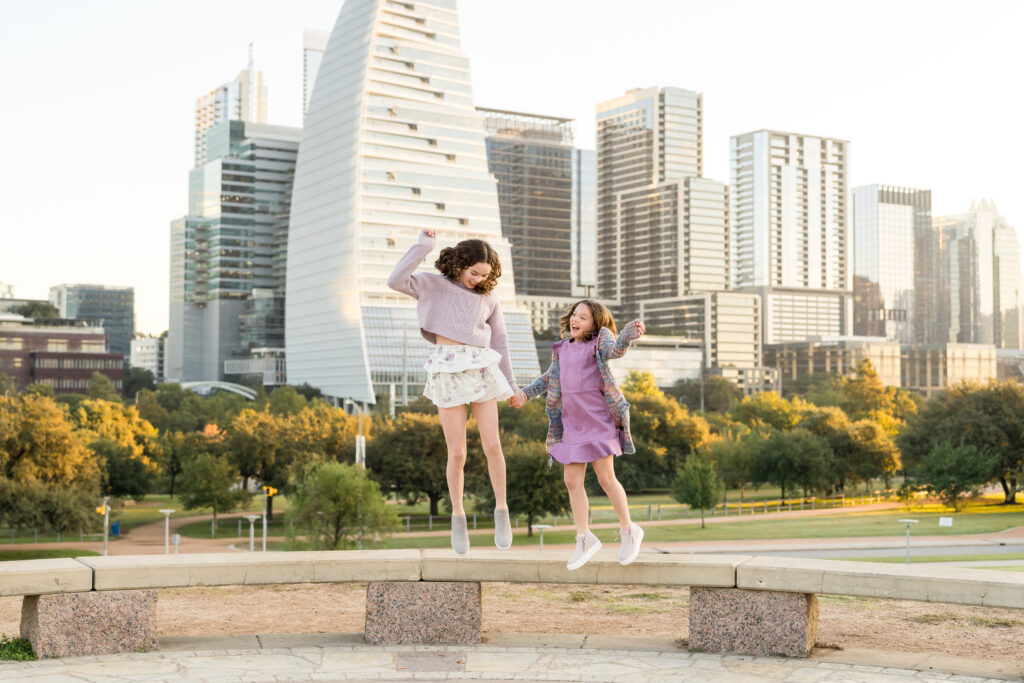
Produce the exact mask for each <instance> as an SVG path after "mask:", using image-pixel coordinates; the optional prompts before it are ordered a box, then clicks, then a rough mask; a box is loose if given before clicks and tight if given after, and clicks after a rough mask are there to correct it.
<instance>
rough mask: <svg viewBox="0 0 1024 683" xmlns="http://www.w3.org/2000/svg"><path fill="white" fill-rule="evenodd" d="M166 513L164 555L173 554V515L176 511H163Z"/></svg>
mask: <svg viewBox="0 0 1024 683" xmlns="http://www.w3.org/2000/svg"><path fill="white" fill-rule="evenodd" d="M160 512H162V513H164V555H170V554H171V513H172V512H174V510H161V511H160Z"/></svg>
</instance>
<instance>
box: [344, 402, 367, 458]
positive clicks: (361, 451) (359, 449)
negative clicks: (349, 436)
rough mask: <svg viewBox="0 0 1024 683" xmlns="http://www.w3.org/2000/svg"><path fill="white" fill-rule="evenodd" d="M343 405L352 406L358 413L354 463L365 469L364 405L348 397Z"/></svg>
mask: <svg viewBox="0 0 1024 683" xmlns="http://www.w3.org/2000/svg"><path fill="white" fill-rule="evenodd" d="M345 405H346V406H352V407H353V408H355V409H356V410H357V411H358V413H359V429H358V433H357V434H356V464H357V465H359V466H360V467H362V468H363V469H366V437H365V436H363V413H364V412H366V406H365V405H362V406H360V405H359V404H358V403H356V402H355V401H353V400H352V399H350V398H346V399H345Z"/></svg>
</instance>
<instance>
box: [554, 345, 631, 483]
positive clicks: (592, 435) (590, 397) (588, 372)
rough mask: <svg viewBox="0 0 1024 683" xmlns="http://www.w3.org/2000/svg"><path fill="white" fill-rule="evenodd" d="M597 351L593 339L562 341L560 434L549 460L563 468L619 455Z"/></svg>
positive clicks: (617, 440)
mask: <svg viewBox="0 0 1024 683" xmlns="http://www.w3.org/2000/svg"><path fill="white" fill-rule="evenodd" d="M596 348H597V337H594V338H593V339H591V340H590V341H588V342H569V341H565V342H563V343H562V345H561V348H560V350H559V352H558V367H559V377H560V381H561V387H562V429H563V431H562V440H561V442H559V443H556V444H555V445H554V446H552V447H551V457H552V458H554V459H555V460H557V461H558V462H560V463H562V464H563V465H565V464H568V463H574V462H594V461H595V460H600V459H602V458H605V457H607V456H609V455H622V445H621V444H620V443H619V432H618V430H617V429H616V428H615V421H614V420H613V419H612V416H611V413H609V412H608V406H607V404H605V402H604V390H603V382H602V380H601V370H600V369H599V368H598V367H597V359H596V358H595V357H594V352H595V350H596Z"/></svg>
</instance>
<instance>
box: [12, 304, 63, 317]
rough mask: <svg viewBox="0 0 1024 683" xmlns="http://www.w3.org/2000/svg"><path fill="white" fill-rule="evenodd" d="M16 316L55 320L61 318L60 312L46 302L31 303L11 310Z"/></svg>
mask: <svg viewBox="0 0 1024 683" xmlns="http://www.w3.org/2000/svg"><path fill="white" fill-rule="evenodd" d="M11 313H14V314H15V315H23V316H25V317H26V318H39V319H44V320H48V319H53V318H59V317H60V311H59V310H57V307H56V306H54V305H53V304H50V303H47V302H45V301H29V302H27V303H24V304H22V305H20V306H15V307H14V308H12V309H11Z"/></svg>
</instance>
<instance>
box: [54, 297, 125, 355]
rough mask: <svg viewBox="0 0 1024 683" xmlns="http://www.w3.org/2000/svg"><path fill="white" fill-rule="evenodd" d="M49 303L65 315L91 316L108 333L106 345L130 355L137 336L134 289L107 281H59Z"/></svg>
mask: <svg viewBox="0 0 1024 683" xmlns="http://www.w3.org/2000/svg"><path fill="white" fill-rule="evenodd" d="M50 303H51V304H53V305H54V306H55V307H56V308H57V310H58V311H60V317H62V318H74V319H76V320H91V321H94V322H96V323H98V324H100V325H102V326H103V330H104V331H105V332H106V333H107V349H108V351H109V352H110V353H120V354H121V355H123V356H124V357H125V359H127V358H128V357H129V356H130V355H131V341H132V337H134V336H135V289H134V288H133V287H111V286H108V285H56V286H54V287H50Z"/></svg>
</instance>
